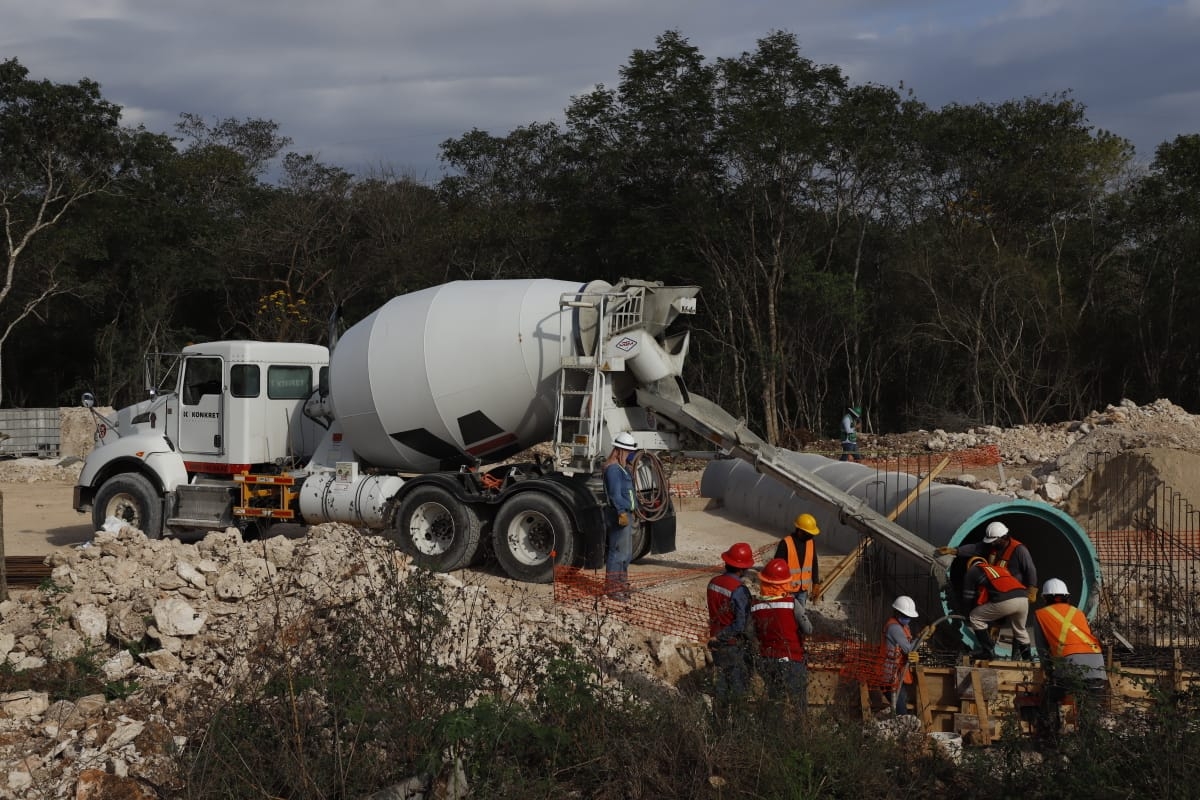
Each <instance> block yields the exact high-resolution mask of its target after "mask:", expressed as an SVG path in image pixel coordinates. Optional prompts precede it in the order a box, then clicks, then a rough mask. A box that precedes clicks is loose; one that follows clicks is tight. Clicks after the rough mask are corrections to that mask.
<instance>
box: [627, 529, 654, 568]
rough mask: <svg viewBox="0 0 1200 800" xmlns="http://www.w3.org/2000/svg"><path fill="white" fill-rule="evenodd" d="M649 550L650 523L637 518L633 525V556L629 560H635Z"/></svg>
mask: <svg viewBox="0 0 1200 800" xmlns="http://www.w3.org/2000/svg"><path fill="white" fill-rule="evenodd" d="M649 552H650V525H649V523H646V522H642V521H641V520H637V521H636V522H634V525H633V547H632V553H633V557H632V558H631V559H630V561H637V560H638V559H639V558H641V557H642V556H644V555H646V554H647V553H649Z"/></svg>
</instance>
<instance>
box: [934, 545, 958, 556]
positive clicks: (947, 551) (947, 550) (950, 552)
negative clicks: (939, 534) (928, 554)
mask: <svg viewBox="0 0 1200 800" xmlns="http://www.w3.org/2000/svg"><path fill="white" fill-rule="evenodd" d="M933 552H935V553H937V554H938V555H939V556H954V555H958V548H957V547H939V548H938V549H937V550H934V551H933Z"/></svg>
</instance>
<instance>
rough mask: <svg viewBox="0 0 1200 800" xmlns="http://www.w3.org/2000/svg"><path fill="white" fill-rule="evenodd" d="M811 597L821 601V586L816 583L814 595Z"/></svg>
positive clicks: (813, 590)
mask: <svg viewBox="0 0 1200 800" xmlns="http://www.w3.org/2000/svg"><path fill="white" fill-rule="evenodd" d="M809 596H810V597H812V598H813V600H814V601H816V600H820V599H821V584H819V583H814V584H813V588H812V593H811V594H810V595H809Z"/></svg>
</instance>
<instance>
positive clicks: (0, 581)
mask: <svg viewBox="0 0 1200 800" xmlns="http://www.w3.org/2000/svg"><path fill="white" fill-rule="evenodd" d="M7 599H8V564H7V562H6V561H5V556H4V492H0V601H4V600H7Z"/></svg>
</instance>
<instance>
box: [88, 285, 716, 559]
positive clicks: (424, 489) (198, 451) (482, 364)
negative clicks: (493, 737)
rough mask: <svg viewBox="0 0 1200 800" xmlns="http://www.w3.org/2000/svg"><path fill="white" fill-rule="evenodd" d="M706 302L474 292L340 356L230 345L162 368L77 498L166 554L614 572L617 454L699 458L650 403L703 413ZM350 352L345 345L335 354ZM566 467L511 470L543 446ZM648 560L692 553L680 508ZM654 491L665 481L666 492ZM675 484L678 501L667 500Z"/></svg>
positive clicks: (409, 312) (416, 311) (371, 321)
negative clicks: (241, 536)
mask: <svg viewBox="0 0 1200 800" xmlns="http://www.w3.org/2000/svg"><path fill="white" fill-rule="evenodd" d="M697 293H698V288H697V287H694V286H684V287H667V286H663V285H662V284H660V283H651V282H646V281H637V280H628V279H626V280H622V281H619V282H618V283H617V284H615V285H610V284H608V283H606V282H602V281H595V282H591V283H588V284H586V285H582V286H581V285H580V284H578V283H569V282H563V281H554V280H503V281H458V282H452V283H447V284H443V285H441V286H435V287H432V288H429V289H425V290H422V291H418V292H413V293H411V294H407V295H402V296H399V297H396V298H393V299H392V300H391V301H389V302H388V303H386V304H385V305H383V306H382V307H380V308H379V309H377V310H376V311H375V312H374V313H372V314H370V315H369V316H368V317H366V318H365V319H363V320H362V321H360V322H358V323H357V324H355V325H354V326H352V327H351V328H349V329H348V330H347V331H346V332H345V333H344V334H342V335H341V336H340V338H338V339H337V340H336V342H334V343H333V345H332V350H331V351H330V350H328V349H327V348H326V347H323V346H318V345H313V344H302V343H286V342H257V341H220V342H210V343H207V344H195V345H189V346H187V347H185V348H183V350H182V351H181V352H179V353H171V354H162V353H154V354H149V355H148V356H147V389H148V391H149V397H148V399H146V400H143V401H141V402H139V403H137V404H135V405H133V406H130V407H127V408H122V409H120V410H119V411H117V412H116V413H115V415H108V416H106V415H103V414H101V413H100V412H99V411H98V410H97V409H96V408H95V399H94V398H93V397H91V396H90V395H85V396H84V405H85V406H88V407H91V408H92V410H93V414H94V416H95V420H96V435H95V440H96V447H95V448H94V449H93V450H92V452H91V453H90V454H89V455H88V457H87V460H86V462H85V464H84V467H83V470H82V472H81V473H80V477H79V482H78V485H77V486H76V487H75V492H74V507H75V508H76V510H78V511H80V512H83V513H87V512H90V513H91V514H92V520H93V523H94V524H95V526H96V528H97V529H99V528H101V527H103V526H104V525H105V524H106V523H107V522H109V521H110V520H112V519H113V518H115V519H116V520H117V521H118V522H120V523H126V524H130V525H133V526H136V527H139V528H140V529H141V530H142V531H144V532H145V533H146V535H147V536H150V537H160V536H162V535H164V534H169V535H175V534H180V533H185V532H188V533H190V532H195V531H211V530H223V529H225V528H227V527H230V526H233V527H237V528H239V529H241V530H242V531H243V532H244V533H246V534H255V533H260V532H262V531H263V530H264V529H265V528H267V527H269V526H270V525H273V524H276V523H283V522H287V523H301V524H307V525H311V524H316V523H320V522H330V521H341V522H347V523H350V524H353V525H355V526H358V527H365V528H369V529H375V530H378V531H382V532H384V533H386V534H387V535H389V536H391V537H393V538H394V539H395V540H396V541H397V543H398V545H399V546H400V547H401V548H402V549H404V550H405V551H407V552H409V553H411V554H412V555H413V556H414V558H415V559H416V560H417V561H418V563H421V564H423V565H425V566H428V567H430V568H433V569H437V570H444V571H445V570H453V569H457V568H460V567H463V566H467V565H469V564H472V563H474V562H475V561H477V560H478V559H479V558H480V557H481V556H482V555H483V554H484V552H485V550H486V549H487V548H485V544H486V543H487V542H488V541H489V540H490V545H491V546H490V550H491V551H492V552H494V554H495V557H496V559H497V560H498V561H499V563H500V564H501V566H502V567H503V569H504V570H505V571H506V572H507V573H508V574H509V575H510V576H512V577H514V578H518V579H521V580H526V581H548V580H550V579H551V578H552V575H553V567H554V565H555V564H556V563H559V564H578V565H584V566H590V567H598V566H600V565H602V563H603V556H604V543H605V538H606V537H605V529H606V526H605V521H604V509H605V507H606V506H607V503H606V499H605V497H604V488H603V481H602V480H601V479H600V471H599V470H600V467H601V464H602V462H603V460H604V457H605V456H606V455H607V453H608V450H609V449H610V446H611V442H612V439H613V437H615V436H616V435H617V434H618V433H620V432H622V431H629V432H631V433H632V434H633V435H634V436H635V437H636V439H637V441H638V443H639V446H640V447H642V448H643V449H644V450H646V451H655V450H664V449H674V448H676V447H678V441H677V434H678V432H679V427H678V426H677V425H675V424H673V423H672V422H671V421H670V420H669V419H665V418H660V417H658V416H656V415H655V413H654V411H653V409H652V408H651V407H649V406H647V405H645V404H643V403H640V402H639V400H638V393H639V391H649V392H650V395H649V396H652V397H658V396H667V397H671V398H673V399H674V401H675V402H677V403H683V402H686V396H685V394H686V390H685V389H684V388H683V385H682V382H681V379H680V375H681V370H682V367H683V361H684V358H685V356H686V354H687V347H688V335H687V333H686V332H684V333H673V334H672V333H668V330H667V329H668V327H669V326H670V325H671V323H672V321H674V320H675V319H676V318H677V317H678V316H679V315H680V314H692V313H694V312H695V309H696V299H695V298H696V295H697ZM331 338H332V332H331ZM547 442H550V443H552V445H553V447H552V451H553V454H552V455H548V456H542V457H538V458H534V459H532V460H531V461H527V462H523V463H507V461H506V460H508V459H511V457H512V456H514V455H516V454H518V453H520V452H523V451H527V450H528V449H529V448H530V447H531V446H533V445H538V444H542V443H547ZM639 475H640V477H641V478H642V480H641V481H639V482H638V485H639V491H646V492H648V493H650V494H652V495H654V499H653V500H652V501H651V502H650V503H649V504H648V506H649V507H650V510H651V511H652V512H653V513H646V514H643V516H644V517H645V519H643V520H642V521H641V524H640V525H639V526H638V527H637V528H636V534H635V542H634V549H635V553H634V554H635V557H637V556H641V555H644V554H645V553H646V552H649V551H651V550H653V551H654V552H666V551H669V550H671V549H674V536H675V520H674V516H673V512H672V511H671V509H670V502H669V495H668V493H667V487H665V486H655V485H654V481H653V477H654V475H655V472H654V470H652V469H650V467H648V466H646V465H643V466H642V467H641V470H640V471H639ZM647 477H649V478H650V480H649V481H648V480H646V478H647ZM659 482H660V483H661V481H659Z"/></svg>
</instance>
